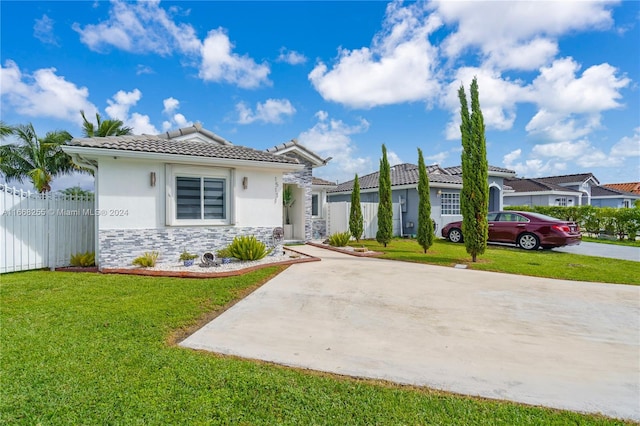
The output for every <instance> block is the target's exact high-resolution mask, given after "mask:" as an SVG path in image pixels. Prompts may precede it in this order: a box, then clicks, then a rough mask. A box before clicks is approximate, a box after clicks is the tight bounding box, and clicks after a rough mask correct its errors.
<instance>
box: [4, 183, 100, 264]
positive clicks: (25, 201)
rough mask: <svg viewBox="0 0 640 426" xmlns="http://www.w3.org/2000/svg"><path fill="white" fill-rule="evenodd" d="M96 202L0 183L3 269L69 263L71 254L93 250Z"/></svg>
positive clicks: (90, 199)
mask: <svg viewBox="0 0 640 426" xmlns="http://www.w3.org/2000/svg"><path fill="white" fill-rule="evenodd" d="M94 205H95V204H94V201H93V197H88V196H80V197H78V196H68V195H61V194H50V193H49V194H38V193H31V192H29V191H23V190H20V189H16V188H9V187H7V186H6V185H4V184H0V273H5V272H14V271H25V270H29V269H40V268H52V269H53V268H57V267H61V266H68V265H69V260H70V258H71V255H73V254H76V253H85V252H87V251H89V252H93V251H94V250H95V245H94V241H95V228H94V224H95V219H94V217H95V216H94V213H95V211H94V208H95V207H94Z"/></svg>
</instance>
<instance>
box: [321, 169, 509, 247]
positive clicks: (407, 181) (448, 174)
mask: <svg viewBox="0 0 640 426" xmlns="http://www.w3.org/2000/svg"><path fill="white" fill-rule="evenodd" d="M427 172H428V173H429V191H430V199H431V218H432V219H433V220H434V221H435V223H436V234H438V235H440V230H441V229H442V227H443V226H444V225H446V224H447V223H450V222H455V221H457V220H461V219H462V215H461V213H460V190H461V189H462V176H461V175H462V169H461V168H460V167H447V168H442V167H440V166H438V165H432V166H428V167H427ZM379 175H380V173H379V172H374V173H371V174H368V175H365V176H361V177H360V176H359V177H358V181H359V184H360V201H361V202H363V203H367V202H378V180H379ZM513 176H515V172H514V171H512V170H508V169H503V168H499V167H493V166H489V210H500V209H502V203H503V201H502V196H503V180H504V179H505V178H510V177H513ZM352 191H353V180H350V181H348V182H343V183H341V184H339V185H338V186H337V187H336V188H335V189H331V190H329V191H328V192H327V196H328V201H329V202H330V203H331V202H340V201H351V192H352ZM391 194H392V201H393V202H394V203H400V206H401V211H402V217H401V221H402V233H403V235H407V234H415V233H416V232H417V226H418V225H417V224H418V202H419V196H418V166H416V165H415V164H406V163H405V164H398V165H395V166H393V167H391Z"/></svg>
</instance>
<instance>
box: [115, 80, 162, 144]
mask: <svg viewBox="0 0 640 426" xmlns="http://www.w3.org/2000/svg"><path fill="white" fill-rule="evenodd" d="M141 98H142V92H140V90H138V89H133V90H132V91H131V92H125V91H124V90H119V91H118V92H117V93H116V94H115V95H113V96H112V99H107V103H108V104H109V106H108V107H106V108H105V111H106V112H107V115H109V117H110V118H111V119H114V120H121V121H122V122H123V123H124V125H125V126H128V127H131V128H132V129H133V133H134V134H136V135H141V134H148V135H156V134H158V133H159V132H158V130H157V129H156V128H155V126H154V125H153V124H151V119H150V118H149V116H148V115H144V114H140V113H137V112H134V113H132V114H131V115H129V110H130V109H131V108H132V107H134V106H135V105H136V104H137V103H138V101H139V100H140V99H141Z"/></svg>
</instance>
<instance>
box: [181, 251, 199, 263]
mask: <svg viewBox="0 0 640 426" xmlns="http://www.w3.org/2000/svg"><path fill="white" fill-rule="evenodd" d="M196 257H198V255H197V254H191V253H189V252H188V251H187V250H186V249H185V250H184V251H183V252H182V253H181V254H180V260H181V261H182V262H183V263H184V266H191V265H193V261H194V259H195V258H196Z"/></svg>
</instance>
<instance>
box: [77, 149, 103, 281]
mask: <svg viewBox="0 0 640 426" xmlns="http://www.w3.org/2000/svg"><path fill="white" fill-rule="evenodd" d="M71 159H72V160H73V162H74V163H76V164H77V165H78V166H80V167H85V168H87V169H89V170H93V177H94V180H93V182H94V184H93V186H94V190H95V196H94V197H93V200H94V203H95V206H94V212H95V211H96V210H98V179H97V174H98V164H97V163H96V162H95V161H92V160H89V159H86V158H83V157H81V156H80V154H73V155H72V156H71ZM93 220H94V225H93V245H94V254H95V262H96V266H97V267H98V269H100V239H99V233H98V229H99V228H100V226H99V224H100V215H94V216H93Z"/></svg>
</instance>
